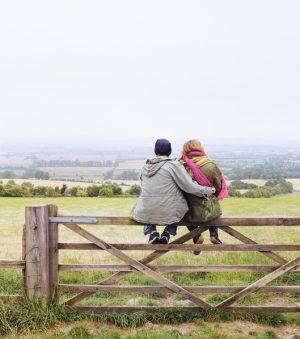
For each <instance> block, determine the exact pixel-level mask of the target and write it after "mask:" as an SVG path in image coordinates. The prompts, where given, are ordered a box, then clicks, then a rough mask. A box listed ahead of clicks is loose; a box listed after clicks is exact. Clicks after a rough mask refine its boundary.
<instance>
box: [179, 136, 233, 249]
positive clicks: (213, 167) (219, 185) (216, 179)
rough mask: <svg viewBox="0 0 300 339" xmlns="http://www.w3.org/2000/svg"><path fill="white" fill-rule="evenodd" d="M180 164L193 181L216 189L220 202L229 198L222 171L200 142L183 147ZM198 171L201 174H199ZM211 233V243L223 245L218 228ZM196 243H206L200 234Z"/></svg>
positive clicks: (194, 140)
mask: <svg viewBox="0 0 300 339" xmlns="http://www.w3.org/2000/svg"><path fill="white" fill-rule="evenodd" d="M180 162H181V163H182V165H183V166H184V167H185V169H186V170H187V172H188V173H189V174H190V176H191V177H192V179H193V180H195V181H197V182H198V183H201V184H205V182H207V183H208V185H210V186H213V187H215V189H216V191H215V193H214V195H215V196H216V197H217V199H218V200H220V199H223V198H225V197H227V196H228V192H227V188H226V182H225V179H224V177H223V176H222V173H221V171H220V169H219V168H218V166H217V164H216V163H215V162H214V161H213V160H211V159H209V158H208V157H207V155H206V153H205V150H204V148H203V146H202V145H201V143H200V142H199V141H198V140H196V139H192V140H189V141H187V142H186V143H185V144H184V145H183V147H182V156H181V160H180ZM191 164H192V165H191ZM193 166H194V167H193ZM197 170H198V172H200V173H197ZM197 175H200V178H199V177H197V179H198V180H196V178H195V176H197ZM188 229H189V230H190V231H191V230H193V229H195V226H188ZM209 232H210V241H211V242H212V243H213V244H222V241H221V240H220V238H219V234H218V227H216V226H211V227H210V228H209ZM194 242H195V243H197V244H202V243H203V242H204V238H203V236H202V235H201V234H200V235H199V236H198V238H197V239H194ZM195 254H196V253H195ZM197 254H199V253H197Z"/></svg>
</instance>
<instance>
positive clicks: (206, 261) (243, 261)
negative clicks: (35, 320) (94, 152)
mask: <svg viewBox="0 0 300 339" xmlns="http://www.w3.org/2000/svg"><path fill="white" fill-rule="evenodd" d="M135 201H136V198H0V258H2V259H20V258H21V237H22V225H23V224H24V211H25V206H29V205H35V204H55V205H57V206H59V213H60V214H70V215H79V214H86V215H102V216H127V215H128V214H129V212H130V210H131V208H132V206H133V204H134V203H135ZM222 209H223V215H226V216H230V215H240V216H242V215H244V216H247V215H248V216H254V215H257V216H278V215H286V216H296V215H300V193H293V194H288V195H280V196H276V197H273V198H268V199H264V198H259V199H249V198H248V199H247V198H229V199H226V200H225V201H224V202H222ZM59 227H60V233H59V238H60V241H61V242H86V241H85V240H84V239H83V238H80V237H79V236H78V235H76V234H75V233H73V232H72V231H70V230H67V229H66V228H65V227H64V226H62V225H60V226H59ZM86 227H87V229H88V230H90V231H91V232H93V233H94V234H96V235H98V236H99V237H100V238H103V239H104V240H105V241H109V242H111V243H145V242H147V241H148V238H147V237H145V236H144V235H143V232H142V227H141V226H109V225H108V226H95V225H89V226H86ZM161 229H162V228H160V230H161ZM237 229H238V230H239V231H241V232H242V233H243V234H245V235H246V236H248V237H250V238H252V239H253V240H255V241H257V242H259V243H266V244H272V243H274V244H280V243H286V244H299V243H300V232H299V227H286V228H285V227H276V228H275V227H264V228H263V227H240V228H237ZM184 232H186V228H185V227H178V234H177V236H179V235H182V234H183V233H184ZM204 238H205V243H209V234H208V232H205V233H204ZM220 238H221V239H222V241H223V243H225V244H230V243H238V241H237V240H236V239H234V238H232V237H231V236H229V235H227V234H225V233H223V232H222V231H221V230H220ZM216 246H217V245H216ZM128 253H129V254H130V255H131V256H133V257H134V258H136V259H140V258H142V257H144V256H145V255H147V254H148V253H149V252H145V251H132V252H128ZM279 254H281V255H282V256H284V257H285V258H287V259H289V258H294V257H296V255H297V253H296V252H282V253H280V252H279ZM60 263H69V264H108V263H110V264H122V263H123V262H121V261H120V260H119V259H117V258H114V257H113V256H111V255H110V254H107V253H104V252H103V251H99V252H97V251H67V250H65V251H60ZM153 263H154V264H160V265H171V264H179V265H197V264H199V265H223V264H224V265H247V264H249V265H251V264H253V265H254V264H274V262H272V260H271V259H268V258H267V257H265V256H264V255H262V254H261V253H256V252H220V253H218V252H202V253H201V255H200V256H194V255H193V253H189V252H172V253H168V254H166V255H164V256H162V257H160V258H158V259H156V260H155V261H154V262H153ZM111 274H113V273H112V272H60V276H59V279H60V283H75V284H77V283H78V284H94V283H96V282H97V281H99V280H101V279H103V278H105V277H108V276H109V275H111ZM164 275H165V276H166V277H168V278H169V279H171V280H172V281H174V282H176V283H177V284H180V285H247V284H249V283H251V282H253V281H255V280H257V279H259V278H260V277H262V276H264V275H265V273H264V272H245V273H242V272H213V273H211V272H180V273H164ZM116 283H117V284H121V285H157V283H156V282H155V281H153V280H152V279H150V278H148V277H146V276H143V275H141V274H138V273H131V274H128V275H127V276H126V277H124V278H123V279H121V280H119V281H118V282H116ZM272 284H277V285H278V284H282V285H297V284H300V279H299V274H297V273H295V272H291V273H286V274H285V275H283V276H282V277H280V278H278V279H276V281H274V282H272ZM18 293H22V276H21V272H20V271H19V270H6V269H2V270H0V294H2V295H3V294H18ZM72 295H74V293H69V292H68V293H67V292H64V293H63V292H61V293H60V301H64V300H66V299H67V298H69V297H71V296H72ZM199 296H201V297H202V298H203V299H205V300H207V301H208V302H209V303H211V304H217V303H219V302H221V301H222V300H224V299H225V298H226V297H228V296H229V294H224V293H218V294H216V293H215V294H206V295H201V294H199ZM299 302H300V299H299V294H286V295H284V294H270V293H254V294H251V295H249V296H247V297H246V298H244V299H242V300H241V301H240V302H238V303H237V304H239V305H269V304H272V303H273V304H291V305H292V304H293V305H295V304H299ZM81 305H103V306H105V305H116V306H117V305H122V306H124V305H128V306H143V305H148V306H171V305H174V306H178V307H180V306H191V305H192V304H191V303H190V302H189V301H187V300H185V299H183V298H182V297H181V296H178V295H171V294H167V295H165V294H163V293H144V294H142V293H127V294H126V293H108V292H101V293H100V292H99V293H95V294H93V295H91V296H90V297H89V298H87V299H84V300H83V301H82V302H81ZM1 307H2V308H3V310H6V313H7V308H5V307H7V306H5V305H4V304H2V306H1V303H0V328H1V324H2V325H3V324H6V323H5V321H4V320H3V319H2V320H1V315H2V316H3V314H2V313H1ZM20 307H21V306H20ZM28 307H29V306H28ZM32 307H33V308H34V306H32ZM55 312H56V311H55ZM55 312H54V313H55ZM57 312H61V311H57ZM22 314H23V313H22ZM55 314H56V313H55ZM59 314H61V313H59ZM64 317H66V316H62V318H59V317H58V319H60V321H68V320H70V319H69V318H67V317H66V318H64ZM82 317H86V316H85V315H76V316H75V315H72V317H71V318H72V319H73V320H74V319H75V320H82V319H83V318H82ZM107 317H108V316H107ZM116 317H117V318H116V319H119V318H118V316H116ZM126 317H127V318H125V320H124V319H123V318H122V319H123V320H122V321H125V323H122V321H121V320H117V321H114V320H112V321H109V318H105V319H104V318H103V317H102V318H101V317H100V318H97V319H98V320H99V319H100V320H101V321H104V320H105V321H106V322H109V323H115V324H117V325H120V324H121V325H120V326H122V324H123V325H124V324H125V325H126V326H127V325H128V324H129V325H128V326H130V324H134V326H138V325H143V323H144V322H149V321H150V322H151V323H153V322H155V321H157V322H159V323H164V322H165V323H169V322H171V320H170V321H166V320H163V319H166V318H165V317H163V316H161V315H158V316H157V318H156V320H155V319H154V318H153V317H154V316H153V315H151V316H150V315H147V316H146V318H145V319H144V318H143V319H144V320H143V321H142V320H139V321H140V323H139V321H137V322H136V321H135V320H132V319H136V318H134V317H136V316H135V315H127V316H126ZM149 317H152V318H149ZM160 317H161V318H160ZM190 317H194V316H190ZM241 317H242V318H241V319H243V320H245V319H246V320H250V321H255V322H264V321H265V322H267V323H268V322H269V323H268V326H271V325H274V323H273V322H272V321H270V318H269V317H270V316H266V318H264V317H262V318H259V317H257V316H255V315H251V316H249V317H248V318H247V316H246V315H243V316H241ZM245 317H246V318H245ZM223 318H224V319H223ZM223 318H222V319H221V320H222V321H224V320H231V321H232V320H233V319H232V318H231V316H228V317H227V316H226V315H225V316H223ZM84 319H87V320H86V321H90V320H91V319H90V318H84ZM103 319H104V320H103ZM158 319H162V320H161V321H159V320H158ZM174 319H177V320H178V323H181V322H185V321H193V323H194V325H195V324H196V325H195V326H198V325H199V324H200V323H201V321H203V319H200V318H199V316H198V318H188V317H187V318H184V317H183V316H181V315H177V316H175V318H174ZM174 319H173V320H174ZM207 319H210V321H214V320H215V318H214V316H213V317H212V318H211V315H210V316H209V317H208V318H207ZM266 319H269V320H266ZM275 319H277V320H278V318H275ZM280 319H281V320H282V322H283V323H286V322H287V321H291V322H292V323H295V322H296V323H297V324H298V325H299V317H297V316H292V315H283V316H281V318H280ZM283 319H284V320H283ZM205 320H206V319H205ZM277 320H276V321H277ZM281 320H280V321H281ZM1 321H2V323H1ZM276 321H275V323H276ZM280 321H279V322H280ZM118 322H120V323H118ZM23 323H24V322H23ZM55 324H56V322H54V323H51V322H50V323H49V324H48V323H47V324H46V325H45V324H44V327H47V326H48V325H49V326H53V325H55ZM197 324H198V325H197ZM200 325H201V324H200ZM200 325H199V326H200ZM3 326H4V325H3ZM7 326H8V327H9V325H7ZM76 326H77V325H76ZM80 326H81V327H80ZM89 326H90V325H89ZM89 326H87V325H86V324H84V325H78V326H77V327H79V329H76V328H75V330H74V331H75V332H76V331H80V328H81V330H82V331H85V330H88V329H89ZM126 326H125V327H126ZM199 326H198V327H199ZM207 326H208V328H206V329H205V328H202V327H201V326H200V327H201V328H202V329H201V331H204V332H201V333H202V335H203V336H201V338H202V337H203V338H206V337H207V338H213V337H215V338H221V337H222V338H223V337H224V338H226V336H225V335H224V336H221V334H220V330H219V329H217V328H215V327H214V328H210V327H209V325H207ZM266 326H267V325H266ZM293 326H294V325H293ZM123 327H124V326H123ZM200 327H199V328H200ZM28 328H29V329H32V328H31V327H30V326H29V327H28ZM39 328H43V326H38V325H37V328H36V329H39ZM33 329H34V328H33ZM20 330H21V331H22V330H24V329H23V327H22V326H21V325H20ZM69 330H70V331H72V329H69ZM14 331H16V333H19V332H18V331H19V330H18V329H16V328H15V327H13V326H12V329H11V330H6V331H4V332H3V333H7V332H14ZM97 331H98V330H97V328H96V329H95V328H94V330H93V331H92V332H91V333H89V335H90V337H91V338H92V337H97V336H95V335H94V333H98V332H99V331H98V332H97ZM107 331H108V332H107V333H109V331H115V332H116V333H114V334H113V333H112V334H111V336H110V335H108V336H100V335H99V338H102V337H103V338H106V337H107V338H108V337H112V338H119V337H120V338H121V337H122V338H123V337H124V338H125V337H126V336H127V337H128V333H125V332H118V331H117V330H115V329H113V330H112V329H107ZM140 331H143V329H141V330H140ZM151 331H154V329H153V330H151ZM151 331H150V332H149V333H150V334H151V333H152V332H151ZM161 331H165V333H169V332H168V331H173V335H172V336H169V337H170V338H173V337H174V338H181V337H182V338H183V337H188V338H198V336H196V334H195V333H196V332H195V331H194V330H193V329H191V331H189V332H188V331H187V332H186V333H187V334H186V335H189V336H183V335H184V332H182V329H181V328H178V329H174V330H171V329H169V328H165V329H164V330H161ZM161 331H158V332H157V333H156V332H155V331H154V332H153V336H150V334H149V333H148V334H147V335H148V336H142V333H143V332H141V333H140V334H139V332H138V331H137V332H135V334H134V335H135V336H132V338H144V337H145V338H164V337H163V336H159V335H160V332H161ZM174 331H175V332H174ZM176 331H177V332H178V333H177V332H176ZM193 331H194V332H193ZM199 331H200V330H199ZM205 331H207V333H206V334H205ZM210 331H212V334H211V336H209V333H210ZM268 331H269V329H268V328H267V327H266V328H264V329H263V330H262V331H258V332H257V333H256V332H255V333H256V334H257V335H256V334H255V333H254V334H253V336H252V335H250V336H249V337H253V338H256V337H257V338H264V336H263V335H266V336H265V337H266V338H267V337H268V336H267V335H268V334H264V333H265V332H266V333H267V332H268ZM227 332H228V329H227V330H226V331H225V329H224V330H222V331H221V333H223V334H224V333H227ZM250 332H251V331H250ZM63 333H65V332H63ZM155 333H156V334H155ZM188 333H189V334H188ZM199 333H200V332H199ZM228 333H230V332H228ZM260 333H262V334H260ZM276 333H277V332H276ZM276 333H275V332H274V335H275V336H274V338H276V335H277V334H276ZM0 334H1V332H0ZM231 334H232V333H231ZM53 335H55V333H54V334H53ZM61 335H64V334H61ZM68 335H69V334H68ZM101 335H102V334H101ZM103 335H104V334H103ZM113 335H114V336H113ZM226 335H227V334H226ZM261 335H262V336H261ZM69 337H72V335H69ZM82 337H84V336H82ZM87 337H88V336H87ZM166 337H167V336H166ZM231 337H233V338H238V337H243V338H244V337H246V336H242V334H240V333H235V334H234V335H233V334H232V336H231ZM269 337H270V338H273V337H272V334H269ZM279 337H280V336H279ZM128 338H131V337H128ZM199 338H200V337H199Z"/></svg>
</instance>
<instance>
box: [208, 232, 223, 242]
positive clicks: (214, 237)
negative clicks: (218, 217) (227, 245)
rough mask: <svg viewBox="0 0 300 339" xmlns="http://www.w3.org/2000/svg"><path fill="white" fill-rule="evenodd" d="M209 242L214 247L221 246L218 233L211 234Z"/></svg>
mask: <svg viewBox="0 0 300 339" xmlns="http://www.w3.org/2000/svg"><path fill="white" fill-rule="evenodd" d="M210 242H211V243H212V244H214V245H220V244H223V243H222V241H221V240H220V239H219V235H218V233H212V234H211V235H210Z"/></svg>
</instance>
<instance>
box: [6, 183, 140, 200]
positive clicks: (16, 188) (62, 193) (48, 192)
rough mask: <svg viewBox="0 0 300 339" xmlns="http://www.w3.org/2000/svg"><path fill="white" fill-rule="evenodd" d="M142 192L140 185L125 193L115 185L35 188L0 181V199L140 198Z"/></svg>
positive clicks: (30, 185) (64, 185)
mask: <svg viewBox="0 0 300 339" xmlns="http://www.w3.org/2000/svg"><path fill="white" fill-rule="evenodd" d="M140 192H141V188H140V186H139V185H133V186H131V187H130V188H129V190H127V191H126V192H123V190H122V187H121V186H120V185H118V184H115V183H105V184H102V185H91V186H88V187H81V186H76V187H70V188H68V186H67V185H66V184H63V185H62V186H61V187H59V186H56V187H51V186H34V185H33V184H32V183H31V182H24V183H22V184H20V185H19V184H16V183H15V182H14V181H13V180H9V181H8V182H7V183H6V184H4V183H3V182H1V181H0V197H115V196H138V195H139V194H140Z"/></svg>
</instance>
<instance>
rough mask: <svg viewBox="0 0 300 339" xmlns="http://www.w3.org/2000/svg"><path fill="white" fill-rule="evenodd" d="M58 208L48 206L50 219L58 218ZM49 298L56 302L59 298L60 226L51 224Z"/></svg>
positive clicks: (49, 232)
mask: <svg viewBox="0 0 300 339" xmlns="http://www.w3.org/2000/svg"><path fill="white" fill-rule="evenodd" d="M57 210H58V208H57V206H56V205H49V206H48V215H49V217H56V216H57ZM48 238H49V289H50V291H49V298H50V300H56V299H57V297H58V252H59V251H58V224H57V223H49V226H48Z"/></svg>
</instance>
